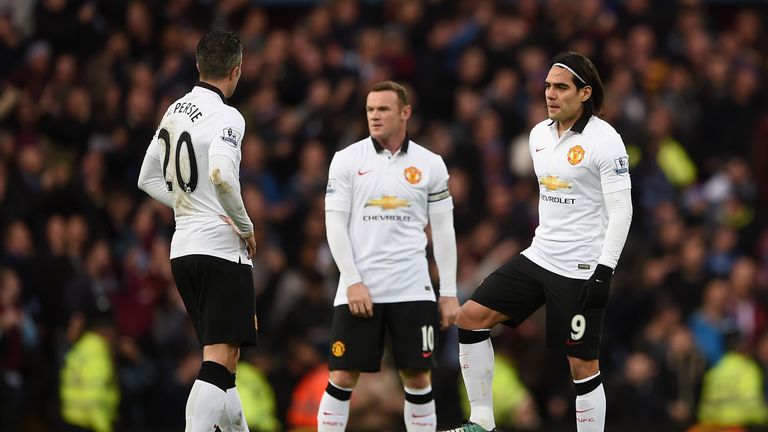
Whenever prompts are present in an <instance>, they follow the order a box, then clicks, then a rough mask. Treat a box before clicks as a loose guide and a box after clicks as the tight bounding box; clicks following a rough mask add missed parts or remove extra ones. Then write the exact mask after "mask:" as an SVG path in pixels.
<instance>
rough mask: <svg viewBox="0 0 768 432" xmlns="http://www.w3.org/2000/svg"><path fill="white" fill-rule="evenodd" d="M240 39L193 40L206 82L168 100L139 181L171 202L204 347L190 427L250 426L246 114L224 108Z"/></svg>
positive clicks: (187, 296)
mask: <svg viewBox="0 0 768 432" xmlns="http://www.w3.org/2000/svg"><path fill="white" fill-rule="evenodd" d="M242 57H243V55H242V44H241V42H240V39H239V38H238V37H237V35H235V34H234V33H231V32H221V31H212V32H210V33H208V34H206V35H205V36H203V37H202V39H200V42H199V43H198V45H197V55H196V59H197V69H198V71H199V72H200V81H198V82H197V84H195V87H194V88H193V89H192V91H190V92H189V93H187V94H186V95H184V96H183V97H182V98H181V99H179V100H177V101H176V102H174V103H172V104H171V105H170V106H169V107H168V110H167V111H166V113H165V115H164V116H163V118H162V120H161V121H160V125H159V127H158V128H157V132H156V133H155V136H154V138H153V139H152V142H151V143H150V144H149V148H148V149H147V153H146V156H145V157H144V163H143V164H142V166H141V173H140V175H139V188H141V189H142V190H144V191H145V192H147V193H148V194H149V195H150V196H152V197H153V198H154V199H156V200H158V201H160V202H162V203H163V204H165V205H167V206H169V207H172V208H173V210H174V214H175V217H176V231H175V232H174V234H173V240H172V241H171V270H172V272H173V278H174V279H175V281H176V286H177V287H178V289H179V293H180V294H181V297H182V299H183V300H184V306H185V307H186V309H187V312H188V313H189V316H190V318H191V319H192V323H193V324H194V327H195V331H196V332H197V336H198V338H199V340H200V345H201V346H202V348H203V363H202V365H201V366H200V372H199V373H198V376H197V380H196V381H195V383H194V385H193V386H192V391H191V392H190V394H189V399H188V400H187V408H186V422H187V426H186V429H185V431H186V432H203V431H205V432H211V431H214V430H219V429H220V430H222V431H224V432H226V431H247V430H248V426H247V425H246V422H245V418H244V417H243V413H242V407H241V403H240V397H239V396H238V394H237V390H236V388H235V367H236V365H237V360H238V357H239V354H240V346H244V345H252V344H255V343H256V341H257V332H256V325H257V324H256V316H255V304H254V290H253V282H252V279H251V266H252V264H251V258H252V257H253V256H254V253H255V251H256V242H255V240H254V235H253V225H252V223H251V220H250V218H249V217H248V214H247V213H246V212H245V207H244V205H243V200H242V197H241V195H240V181H239V172H238V170H239V166H240V157H241V152H240V144H241V140H242V137H243V133H244V132H245V121H244V120H243V116H242V115H240V113H239V112H238V111H237V110H236V109H235V108H232V107H230V106H228V105H227V98H228V97H229V96H231V95H232V93H233V92H234V91H235V87H237V82H238V80H239V79H240V66H241V64H242Z"/></svg>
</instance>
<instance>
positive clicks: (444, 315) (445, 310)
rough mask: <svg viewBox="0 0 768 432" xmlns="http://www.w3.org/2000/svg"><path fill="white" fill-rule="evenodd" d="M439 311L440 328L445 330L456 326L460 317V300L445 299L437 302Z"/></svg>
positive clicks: (453, 298) (441, 297)
mask: <svg viewBox="0 0 768 432" xmlns="http://www.w3.org/2000/svg"><path fill="white" fill-rule="evenodd" d="M437 309H438V310H439V311H440V328H441V329H443V330H445V329H447V328H448V327H450V326H452V325H454V324H456V317H457V316H458V315H459V300H458V299H457V298H456V297H447V296H446V297H443V296H440V298H439V299H438V300H437Z"/></svg>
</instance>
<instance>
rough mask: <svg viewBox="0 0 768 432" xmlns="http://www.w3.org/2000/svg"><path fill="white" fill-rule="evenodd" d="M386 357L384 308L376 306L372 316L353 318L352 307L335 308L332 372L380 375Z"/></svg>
mask: <svg viewBox="0 0 768 432" xmlns="http://www.w3.org/2000/svg"><path fill="white" fill-rule="evenodd" d="M383 353H384V308H383V307H382V305H381V304H374V306H373V316H372V317H370V318H361V317H356V316H354V315H352V313H351V312H350V311H349V305H346V304H344V305H339V306H336V307H334V308H333V321H332V323H331V349H330V353H329V354H328V368H329V369H330V370H348V371H361V372H378V371H379V370H380V369H381V357H382V355H383Z"/></svg>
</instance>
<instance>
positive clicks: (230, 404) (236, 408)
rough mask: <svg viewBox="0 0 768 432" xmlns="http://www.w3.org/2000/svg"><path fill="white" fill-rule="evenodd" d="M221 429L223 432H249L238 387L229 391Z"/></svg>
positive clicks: (222, 415)
mask: <svg viewBox="0 0 768 432" xmlns="http://www.w3.org/2000/svg"><path fill="white" fill-rule="evenodd" d="M219 427H220V428H221V432H249V431H248V422H247V421H246V420H245V414H244V413H243V404H242V402H240V394H239V393H238V392H237V387H232V388H230V389H227V395H226V403H225V404H224V411H223V412H222V413H221V422H220V423H219Z"/></svg>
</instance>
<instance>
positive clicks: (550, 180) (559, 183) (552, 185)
mask: <svg viewBox="0 0 768 432" xmlns="http://www.w3.org/2000/svg"><path fill="white" fill-rule="evenodd" d="M539 185H541V186H544V187H545V188H546V189H547V190H548V191H557V190H561V189H562V190H571V189H573V182H569V181H565V180H560V177H558V176H556V175H548V176H544V177H539Z"/></svg>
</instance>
